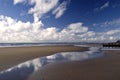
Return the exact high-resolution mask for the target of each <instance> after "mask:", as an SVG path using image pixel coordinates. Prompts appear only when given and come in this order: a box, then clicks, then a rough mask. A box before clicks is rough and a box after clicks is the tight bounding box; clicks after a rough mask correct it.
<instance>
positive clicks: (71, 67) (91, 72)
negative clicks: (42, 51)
mask: <svg viewBox="0 0 120 80" xmlns="http://www.w3.org/2000/svg"><path fill="white" fill-rule="evenodd" d="M103 52H104V54H105V55H104V57H99V58H94V59H89V60H84V61H68V62H58V63H54V64H48V65H46V66H44V67H43V68H41V69H40V70H38V71H36V72H35V73H33V74H32V75H31V77H30V78H29V79H28V80H120V76H119V75H120V50H104V51H103Z"/></svg>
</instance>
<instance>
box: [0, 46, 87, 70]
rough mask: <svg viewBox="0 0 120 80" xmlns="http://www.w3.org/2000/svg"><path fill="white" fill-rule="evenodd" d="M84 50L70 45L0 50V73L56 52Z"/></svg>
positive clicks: (84, 49)
mask: <svg viewBox="0 0 120 80" xmlns="http://www.w3.org/2000/svg"><path fill="white" fill-rule="evenodd" d="M86 50H88V48H83V47H77V46H72V45H66V46H65V45H61V46H60V45H59V46H37V47H35V46H34V47H10V48H0V71H3V70H6V69H8V68H11V67H13V66H15V65H17V64H20V63H22V62H25V61H27V60H31V59H35V58H38V57H42V56H47V55H51V54H54V53H57V52H69V51H86Z"/></svg>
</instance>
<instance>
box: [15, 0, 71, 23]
mask: <svg viewBox="0 0 120 80" xmlns="http://www.w3.org/2000/svg"><path fill="white" fill-rule="evenodd" d="M69 2H70V0H67V1H63V2H62V3H61V4H59V3H60V0H14V4H15V5H16V4H18V3H27V4H29V5H33V7H31V8H30V9H29V10H28V14H33V17H34V22H37V21H39V19H40V18H41V17H42V16H43V15H45V14H47V13H48V12H50V11H52V10H53V12H52V14H54V15H55V18H59V17H61V16H62V15H63V14H64V12H65V11H66V9H67V8H66V7H67V5H68V3H69ZM58 4H59V5H58Z"/></svg>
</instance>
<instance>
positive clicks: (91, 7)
mask: <svg viewBox="0 0 120 80" xmlns="http://www.w3.org/2000/svg"><path fill="white" fill-rule="evenodd" d="M118 39H120V0H0V42H109V41H116V40H118Z"/></svg>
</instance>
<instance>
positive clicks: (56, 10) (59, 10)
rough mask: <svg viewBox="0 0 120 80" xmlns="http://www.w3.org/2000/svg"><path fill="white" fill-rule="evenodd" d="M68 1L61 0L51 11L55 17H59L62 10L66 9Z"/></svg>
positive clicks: (62, 12)
mask: <svg viewBox="0 0 120 80" xmlns="http://www.w3.org/2000/svg"><path fill="white" fill-rule="evenodd" d="M68 3H69V0H68V1H63V2H62V3H61V4H60V5H59V6H58V7H57V8H56V9H55V10H54V11H53V14H55V18H59V17H61V16H62V15H63V14H64V12H65V11H66V9H67V4H68Z"/></svg>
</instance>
